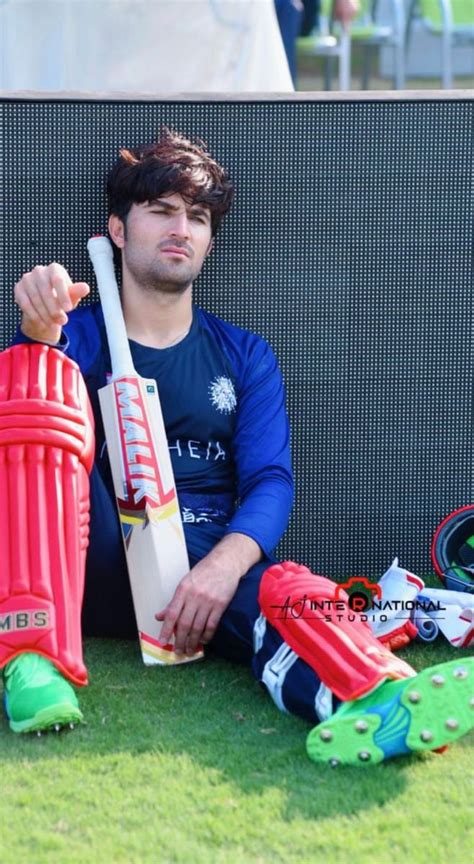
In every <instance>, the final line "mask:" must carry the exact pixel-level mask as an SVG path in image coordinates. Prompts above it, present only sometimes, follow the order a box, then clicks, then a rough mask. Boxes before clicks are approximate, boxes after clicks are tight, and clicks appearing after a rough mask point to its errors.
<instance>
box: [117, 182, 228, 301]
mask: <svg viewBox="0 0 474 864" xmlns="http://www.w3.org/2000/svg"><path fill="white" fill-rule="evenodd" d="M113 220H115V228H116V230H118V236H116V232H113V231H111V233H112V236H113V239H114V240H115V242H116V243H117V245H118V246H120V248H121V249H122V266H123V275H124V284H125V280H126V277H127V274H130V276H131V277H132V278H133V280H134V281H135V282H136V283H137V284H138V285H140V286H141V287H143V288H145V289H148V290H150V289H151V290H159V291H162V292H163V291H164V292H167V293H183V292H184V291H185V290H186V288H188V287H189V286H190V285H191V284H192V282H193V281H194V279H195V278H196V276H198V275H199V273H200V272H201V268H202V265H203V262H204V259H205V257H206V256H207V255H208V254H209V252H210V251H211V247H212V238H211V214H210V211H209V208H208V207H206V206H204V205H203V204H190V203H188V202H186V201H185V200H184V199H183V198H182V197H181V195H178V194H176V193H174V194H172V195H168V196H166V197H163V198H158V199H157V200H156V201H151V202H146V203H144V204H133V205H132V207H131V209H130V211H129V213H128V216H127V220H126V226H124V225H123V223H122V222H121V221H120V220H118V219H117V217H112V218H111V224H110V226H109V227H111V228H112V225H113Z"/></svg>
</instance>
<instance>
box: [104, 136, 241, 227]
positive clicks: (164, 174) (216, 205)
mask: <svg viewBox="0 0 474 864" xmlns="http://www.w3.org/2000/svg"><path fill="white" fill-rule="evenodd" d="M107 191H108V198H109V213H110V214H114V215H115V216H118V217H119V218H120V219H121V220H122V221H123V222H124V223H126V219H127V215H128V213H129V210H130V208H131V206H132V204H143V203H145V202H148V201H155V200H156V199H157V198H160V197H162V196H166V195H172V194H173V193H178V194H179V195H182V197H183V198H184V200H185V201H188V202H189V203H193V204H203V205H205V206H206V207H209V210H210V213H211V231H212V234H213V235H214V234H215V233H216V231H217V229H218V228H219V225H220V224H221V221H222V218H223V217H224V215H225V214H226V213H227V211H228V209H229V207H230V205H231V203H232V199H233V197H234V187H233V184H232V181H231V180H230V178H229V176H228V174H227V172H226V171H225V170H224V168H222V166H221V165H219V163H218V162H216V161H215V159H213V158H212V156H211V155H210V154H209V153H208V151H207V149H206V144H205V143H204V142H203V141H201V140H200V139H199V138H196V139H194V141H191V140H189V139H188V138H185V137H184V136H183V135H181V134H180V133H178V132H174V131H172V130H171V129H168V128H167V127H166V126H164V127H162V128H161V130H160V134H159V138H158V141H156V143H154V144H146V145H143V146H140V147H131V148H129V149H123V150H121V151H120V156H119V158H118V160H117V161H116V162H115V164H114V165H113V166H112V168H111V170H110V172H109V175H108V182H107Z"/></svg>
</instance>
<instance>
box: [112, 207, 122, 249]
mask: <svg viewBox="0 0 474 864" xmlns="http://www.w3.org/2000/svg"><path fill="white" fill-rule="evenodd" d="M109 236H110V239H111V240H113V242H114V243H115V245H116V246H117V247H118V248H119V249H123V247H124V245H125V225H124V223H123V222H122V220H121V219H120V217H119V216H116V215H115V213H112V215H111V216H109Z"/></svg>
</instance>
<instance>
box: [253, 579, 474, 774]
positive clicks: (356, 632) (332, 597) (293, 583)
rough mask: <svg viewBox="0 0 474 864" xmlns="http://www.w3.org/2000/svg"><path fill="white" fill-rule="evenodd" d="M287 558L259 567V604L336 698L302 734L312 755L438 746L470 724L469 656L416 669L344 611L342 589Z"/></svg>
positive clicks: (473, 663)
mask: <svg viewBox="0 0 474 864" xmlns="http://www.w3.org/2000/svg"><path fill="white" fill-rule="evenodd" d="M336 588H337V586H336V585H335V584H334V583H333V582H331V581H330V580H328V579H324V578H323V577H320V576H315V575H314V574H313V573H311V572H310V571H309V570H308V569H307V568H306V567H302V566H300V565H297V564H293V563H292V562H286V563H285V564H277V565H274V566H272V567H270V568H269V569H268V570H266V571H265V573H264V575H263V577H262V581H261V586H260V592H259V603H260V606H261V608H262V612H263V613H264V615H265V616H267V617H268V618H269V619H270V620H271V621H272V623H273V625H274V626H275V628H276V629H277V630H278V632H279V633H280V635H281V636H282V638H283V639H284V640H285V641H286V642H287V643H288V644H289V646H290V647H291V648H292V649H293V650H294V651H295V653H297V654H298V656H300V657H302V658H303V659H304V660H305V661H306V662H307V663H308V665H310V666H311V668H312V669H313V670H314V671H315V672H316V674H317V675H318V677H319V678H320V679H321V681H322V682H323V684H324V685H325V686H326V687H328V688H329V690H331V691H332V692H333V693H334V694H336V695H337V697H338V698H339V699H341V700H342V702H343V703H344V704H342V705H340V706H339V708H338V709H337V710H336V712H335V713H334V714H333V715H332V716H331V717H330V718H329V719H327V720H326V721H325V722H323V723H321V724H320V725H318V726H317V727H316V729H314V730H313V731H312V732H311V733H310V735H309V737H308V742H307V749H308V755H309V756H310V758H311V759H313V760H314V761H321V762H327V763H329V764H332V765H337V764H339V763H343V764H352V765H364V764H367V763H370V762H371V763H376V762H381V761H382V760H383V759H388V758H391V757H393V756H399V755H403V754H406V753H412V752H418V751H424V750H435V749H439V748H442V747H444V746H446V745H447V744H449V743H451V742H452V741H454V740H455V739H456V738H458V737H460V735H463V734H465V733H466V732H467V731H468V730H469V729H471V728H472V726H473V725H474V711H473V707H474V699H473V680H474V660H473V659H472V658H466V659H464V660H462V661H460V660H455V661H452V662H450V663H444V664H439V665H438V666H435V667H432V668H431V669H425V670H424V671H423V672H421V673H419V674H418V675H417V674H416V672H415V670H414V669H412V667H411V666H409V665H408V664H407V663H405V662H404V661H403V660H400V659H399V658H397V657H395V656H394V655H393V654H392V653H391V652H390V651H388V650H387V649H386V648H385V647H384V646H383V645H382V644H381V643H380V642H379V641H378V640H377V639H376V638H375V637H374V636H373V634H372V632H371V630H370V628H369V627H368V625H367V624H366V623H365V622H363V621H362V620H361V619H360V618H359V616H358V615H356V614H355V613H353V612H352V610H351V609H350V607H349V604H348V602H347V601H348V598H347V596H346V595H345V592H338V591H336Z"/></svg>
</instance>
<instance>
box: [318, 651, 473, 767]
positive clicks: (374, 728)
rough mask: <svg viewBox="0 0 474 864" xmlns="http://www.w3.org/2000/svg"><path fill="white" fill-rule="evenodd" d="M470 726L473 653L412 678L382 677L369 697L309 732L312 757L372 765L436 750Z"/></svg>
mask: <svg viewBox="0 0 474 864" xmlns="http://www.w3.org/2000/svg"><path fill="white" fill-rule="evenodd" d="M473 726H474V658H473V657H467V658H466V659H463V660H453V661H451V662H449V663H440V664H438V665H437V666H432V667H431V668H430V669H425V670H424V671H423V672H420V673H419V674H418V675H416V676H415V677H413V678H403V679H402V680H401V681H386V682H385V683H384V684H382V685H381V686H380V687H377V689H376V690H374V691H373V692H372V693H370V694H369V695H368V696H364V697H362V699H356V700H355V701H353V702H344V703H343V704H342V705H341V706H340V707H339V708H338V710H337V711H336V713H335V714H333V716H332V717H331V718H330V719H329V720H326V721H325V722H324V723H320V724H319V726H316V727H315V728H314V729H313V730H312V731H311V732H310V733H309V735H308V739H307V742H306V748H307V751H308V756H309V758H310V759H312V760H313V761H314V762H326V763H328V764H329V765H332V766H334V767H335V766H336V765H339V764H341V765H373V764H376V763H377V762H382V761H383V760H384V759H390V758H392V757H393V756H401V755H403V754H407V753H415V752H418V751H424V750H437V749H438V748H440V747H444V746H446V745H447V744H450V743H451V742H452V741H455V739H456V738H459V737H460V736H461V735H465V734H466V732H468V731H469V729H471V728H472V727H473Z"/></svg>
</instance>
